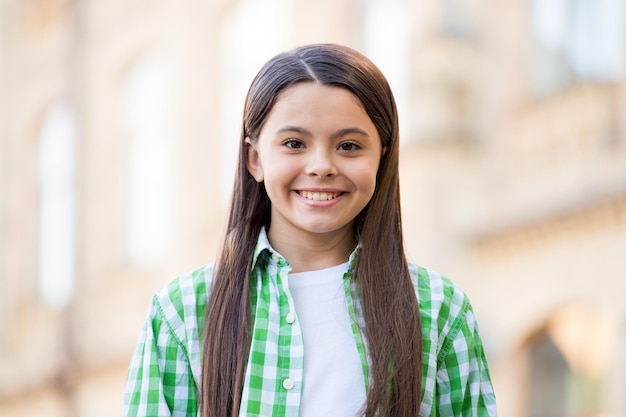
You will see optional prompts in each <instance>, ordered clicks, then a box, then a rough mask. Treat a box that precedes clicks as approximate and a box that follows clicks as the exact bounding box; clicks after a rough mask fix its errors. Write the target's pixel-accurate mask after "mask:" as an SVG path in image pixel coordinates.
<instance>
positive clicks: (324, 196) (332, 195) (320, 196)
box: [300, 191, 339, 201]
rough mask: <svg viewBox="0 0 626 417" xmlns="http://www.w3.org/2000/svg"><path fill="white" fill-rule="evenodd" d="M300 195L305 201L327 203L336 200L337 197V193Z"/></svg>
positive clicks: (308, 192)
mask: <svg viewBox="0 0 626 417" xmlns="http://www.w3.org/2000/svg"><path fill="white" fill-rule="evenodd" d="M300 195H301V196H302V197H304V198H306V199H307V200H314V201H327V200H332V199H334V198H337V196H339V193H313V192H310V191H302V192H301V193H300Z"/></svg>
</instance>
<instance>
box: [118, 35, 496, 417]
mask: <svg viewBox="0 0 626 417" xmlns="http://www.w3.org/2000/svg"><path fill="white" fill-rule="evenodd" d="M231 204H232V205H231V210H230V217H229V219H228V226H227V230H226V236H225V239H224V244H223V247H222V249H221V252H220V254H219V257H218V259H217V262H216V264H215V265H214V266H207V267H204V268H202V269H199V270H197V271H195V272H192V273H190V274H188V275H185V276H182V277H180V278H178V279H177V280H175V281H174V282H172V283H171V284H170V285H169V286H167V287H166V288H163V289H162V290H160V291H159V292H158V293H157V294H156V295H155V297H154V299H153V301H152V305H151V308H150V313H149V317H148V319H147V321H146V323H145V326H144V328H143V331H142V334H141V337H140V340H139V343H138V346H137V349H136V351H135V354H134V356H133V359H132V363H131V365H130V369H129V373H128V380H127V385H126V393H125V397H124V413H123V414H124V416H196V415H198V416H199V415H202V416H203V417H227V416H237V415H240V416H294V417H296V416H301V417H307V416H315V417H321V416H324V417H329V416H337V417H348V416H356V415H365V416H418V415H419V416H422V417H426V416H442V417H443V416H450V417H452V416H481V417H482V416H496V414H497V413H496V406H495V398H494V393H493V389H492V385H491V381H490V377H489V371H488V367H487V362H486V360H485V355H484V351H483V347H482V342H481V339H480V336H479V334H478V328H477V325H476V319H475V317H474V314H473V312H472V308H471V306H470V303H469V301H468V299H467V297H466V296H465V295H464V293H463V292H462V291H461V290H460V289H459V288H458V287H457V286H455V285H454V284H453V283H451V282H450V281H449V280H447V279H446V278H443V277H442V276H440V275H438V274H436V273H434V272H431V271H428V270H426V269H424V268H421V267H418V266H416V265H413V264H409V263H407V260H406V258H405V254H404V250H403V237H402V227H401V219H400V195H399V181H398V119H397V112H396V106H395V102H394V98H393V95H392V93H391V90H390V88H389V85H388V84H387V81H386V80H385V78H384V76H383V75H382V74H381V72H380V71H379V70H378V69H377V68H376V67H375V66H374V64H372V62H370V61H369V60H368V59H367V58H366V57H364V56H363V55H361V54H360V53H358V52H356V51H354V50H352V49H349V48H347V47H343V46H338V45H309V46H304V47H300V48H297V49H295V50H293V51H291V52H288V53H283V54H280V55H278V56H276V57H274V58H273V59H271V60H270V61H269V62H268V63H266V64H265V66H264V67H263V68H262V69H261V71H260V72H259V74H258V75H257V76H256V78H255V79H254V81H253V82H252V85H251V87H250V90H249V92H248V95H247V98H246V103H245V110H244V117H243V131H242V134H241V140H240V152H239V162H238V167H237V172H236V177H235V187H234V194H233V198H232V203H231Z"/></svg>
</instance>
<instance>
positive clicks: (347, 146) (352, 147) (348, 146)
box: [339, 142, 361, 152]
mask: <svg viewBox="0 0 626 417" xmlns="http://www.w3.org/2000/svg"><path fill="white" fill-rule="evenodd" d="M358 149H361V147H360V146H359V145H357V144H356V143H354V142H343V143H342V144H341V145H339V150H340V151H346V152H350V151H356V150H358Z"/></svg>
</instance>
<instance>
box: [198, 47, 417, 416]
mask: <svg viewBox="0 0 626 417" xmlns="http://www.w3.org/2000/svg"><path fill="white" fill-rule="evenodd" d="M300 82H317V83H321V84H323V85H328V86H336V87H340V88H345V89H347V90H348V91H350V92H352V93H353V94H354V95H355V96H356V97H358V98H359V100H360V101H361V103H362V105H363V107H364V109H365V111H366V112H367V114H368V116H369V117H370V119H371V120H372V122H373V123H374V125H375V126H376V128H377V130H378V133H379V135H380V138H381V141H382V146H383V148H384V149H386V151H385V152H384V154H383V156H382V157H381V161H380V165H379V169H378V173H377V179H376V180H377V186H376V190H375V191H374V195H373V196H372V199H371V200H370V202H369V203H368V205H367V206H366V207H365V208H364V209H363V211H362V212H361V213H359V215H358V216H357V218H356V221H355V234H356V236H357V238H358V241H359V244H360V249H359V252H358V257H357V259H356V265H355V268H353V271H354V272H353V275H352V280H353V281H354V283H355V285H356V288H357V290H358V293H359V295H360V297H359V301H360V303H361V306H362V311H363V318H364V322H365V338H366V340H367V344H368V353H369V356H370V359H371V369H370V381H369V389H368V392H367V399H366V404H365V405H364V408H363V414H364V415H365V416H368V417H369V416H374V415H377V416H416V415H418V414H419V406H420V395H421V378H422V334H421V325H420V316H419V308H418V304H417V299H416V296H415V291H414V288H413V285H412V282H411V278H410V275H409V271H408V268H407V261H406V258H405V255H404V247H403V237H402V227H401V217H400V194H399V175H398V152H399V149H398V146H399V145H398V141H399V137H398V116H397V110H396V104H395V101H394V98H393V94H392V92H391V89H390V87H389V85H388V83H387V80H386V79H385V77H384V76H383V74H382V73H381V72H380V70H379V69H378V68H377V67H376V66H375V65H374V64H373V63H372V62H371V61H370V60H369V59H367V58H366V57H365V56H363V55H362V54H360V53H359V52H357V51H355V50H353V49H350V48H348V47H344V46H339V45H330V44H322V45H307V46H303V47H300V48H297V49H294V50H292V51H290V52H287V53H282V54H279V55H277V56H276V57H274V58H273V59H271V60H270V61H268V62H267V63H266V64H265V65H264V66H263V68H261V70H260V72H259V73H258V74H257V76H256V77H255V78H254V80H253V82H252V85H251V86H250V90H249V91H248V95H247V97H246V102H245V107H244V116H243V130H242V133H241V137H240V143H239V146H240V150H239V161H238V164H237V171H236V174H235V185H234V192H233V197H232V201H231V210H230V216H229V218H228V224H227V230H226V236H225V239H224V245H223V247H222V250H221V253H220V255H219V257H218V259H217V263H216V271H215V275H214V279H213V284H212V290H211V296H210V300H209V308H208V312H207V319H206V326H205V330H204V347H203V349H204V350H203V360H202V388H201V393H200V395H201V397H200V398H201V411H202V416H203V417H225V416H228V415H230V416H236V415H238V413H239V406H240V403H241V392H242V386H243V382H244V374H245V368H246V365H247V360H248V353H249V346H250V330H251V326H252V324H251V320H250V274H251V269H252V256H253V252H254V248H255V245H256V242H257V238H258V235H259V233H260V231H261V228H262V227H264V226H265V227H269V225H270V220H271V219H270V205H271V202H270V200H269V198H268V196H267V194H266V192H265V189H264V186H263V184H262V183H257V182H256V181H255V180H254V178H253V177H252V176H251V175H250V174H249V173H248V170H247V169H246V154H245V142H244V141H245V138H246V137H248V136H249V137H258V136H259V133H260V130H261V128H262V126H263V122H264V121H265V120H266V118H267V116H268V114H269V112H270V110H271V109H272V107H273V105H274V103H275V102H276V100H277V99H278V98H279V96H280V93H281V92H282V91H284V90H285V89H286V88H289V87H290V86H292V85H294V84H296V83H300Z"/></svg>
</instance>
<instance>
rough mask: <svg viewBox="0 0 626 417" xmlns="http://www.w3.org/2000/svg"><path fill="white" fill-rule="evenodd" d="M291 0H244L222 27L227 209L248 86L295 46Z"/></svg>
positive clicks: (223, 187)
mask: <svg viewBox="0 0 626 417" xmlns="http://www.w3.org/2000/svg"><path fill="white" fill-rule="evenodd" d="M292 1H293V0H241V1H239V2H237V5H236V7H234V8H233V10H232V13H230V14H229V15H228V16H227V17H226V18H225V19H224V22H223V24H222V37H221V38H222V50H221V56H222V59H221V63H222V68H221V79H222V80H223V82H222V84H221V89H222V94H221V101H222V105H221V115H220V116H221V120H222V123H221V125H222V126H223V129H222V132H223V133H222V136H223V140H221V141H220V143H221V144H222V146H221V149H220V154H221V158H220V160H221V165H220V171H221V172H220V177H221V179H222V180H221V184H220V202H221V204H222V205H223V206H224V207H225V206H227V205H228V201H229V198H230V195H231V191H232V186H233V176H234V174H235V166H236V162H237V151H238V142H237V140H236V138H237V136H238V135H239V133H240V131H241V114H242V111H243V105H244V99H245V97H246V92H247V90H248V87H249V85H250V83H251V82H252V79H253V78H254V76H255V74H256V73H257V71H258V70H259V69H260V68H261V66H262V65H263V64H264V63H265V61H267V59H268V57H271V56H274V55H276V54H277V53H279V52H282V51H284V50H286V49H289V48H291V47H293V46H294V45H291V44H290V43H288V42H289V41H290V40H291V39H293V27H292V23H291V22H293V20H294V19H293V7H292V6H293V5H292ZM251 34H253V36H251ZM241 51H246V52H245V53H241Z"/></svg>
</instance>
